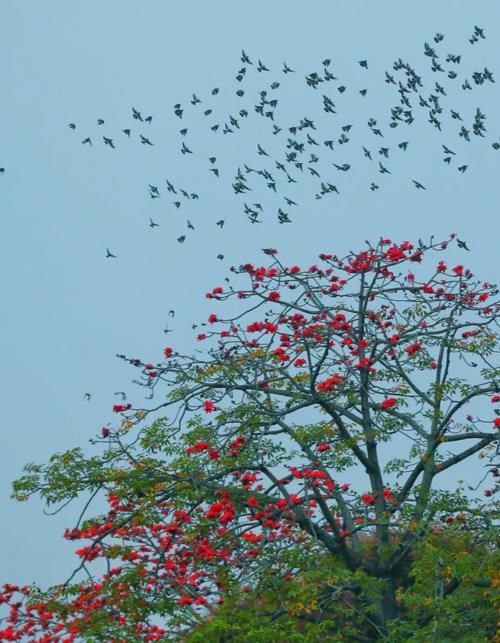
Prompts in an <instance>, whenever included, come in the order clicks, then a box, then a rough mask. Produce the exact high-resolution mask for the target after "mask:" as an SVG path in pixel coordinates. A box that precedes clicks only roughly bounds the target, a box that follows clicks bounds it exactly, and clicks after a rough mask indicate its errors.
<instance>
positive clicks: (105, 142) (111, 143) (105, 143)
mask: <svg viewBox="0 0 500 643" xmlns="http://www.w3.org/2000/svg"><path fill="white" fill-rule="evenodd" d="M102 139H103V141H104V145H109V147H112V148H113V149H116V148H115V145H114V143H113V139H112V138H106V137H105V136H103V137H102Z"/></svg>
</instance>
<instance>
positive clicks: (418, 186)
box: [412, 179, 427, 190]
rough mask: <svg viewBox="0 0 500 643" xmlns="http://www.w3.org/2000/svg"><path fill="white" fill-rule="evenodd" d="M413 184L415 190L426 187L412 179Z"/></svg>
mask: <svg viewBox="0 0 500 643" xmlns="http://www.w3.org/2000/svg"><path fill="white" fill-rule="evenodd" d="M412 181H413V185H414V186H415V187H416V188H417V190H426V189H427V188H426V187H425V186H424V185H422V184H421V183H419V181H415V179H412Z"/></svg>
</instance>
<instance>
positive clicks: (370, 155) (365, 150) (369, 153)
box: [363, 146, 372, 161]
mask: <svg viewBox="0 0 500 643" xmlns="http://www.w3.org/2000/svg"><path fill="white" fill-rule="evenodd" d="M363 152H364V155H365V156H366V158H368V159H370V161H371V160H372V153H371V152H370V150H367V149H366V147H364V146H363Z"/></svg>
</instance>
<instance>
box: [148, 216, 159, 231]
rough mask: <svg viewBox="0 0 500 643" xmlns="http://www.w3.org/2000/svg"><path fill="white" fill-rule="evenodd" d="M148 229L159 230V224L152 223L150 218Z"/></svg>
mask: <svg viewBox="0 0 500 643" xmlns="http://www.w3.org/2000/svg"><path fill="white" fill-rule="evenodd" d="M149 227H150V228H159V227H160V224H159V223H155V222H154V221H153V219H151V217H150V219H149Z"/></svg>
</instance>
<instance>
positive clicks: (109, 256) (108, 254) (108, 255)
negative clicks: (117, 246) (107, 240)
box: [106, 248, 116, 259]
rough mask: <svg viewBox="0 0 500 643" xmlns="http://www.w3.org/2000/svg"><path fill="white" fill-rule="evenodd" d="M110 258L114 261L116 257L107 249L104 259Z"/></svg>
mask: <svg viewBox="0 0 500 643" xmlns="http://www.w3.org/2000/svg"><path fill="white" fill-rule="evenodd" d="M110 258H113V259H116V255H114V254H113V253H112V252H111V251H110V249H109V248H106V259H110Z"/></svg>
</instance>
